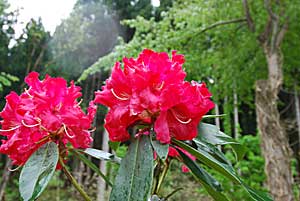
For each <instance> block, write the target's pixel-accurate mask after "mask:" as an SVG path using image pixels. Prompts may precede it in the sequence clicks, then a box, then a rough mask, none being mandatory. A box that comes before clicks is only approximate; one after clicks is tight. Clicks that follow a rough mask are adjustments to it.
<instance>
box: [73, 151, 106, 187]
mask: <svg viewBox="0 0 300 201" xmlns="http://www.w3.org/2000/svg"><path fill="white" fill-rule="evenodd" d="M71 151H72V152H73V153H74V154H75V156H76V157H77V158H79V159H80V160H81V161H82V162H83V163H84V164H86V165H87V166H88V167H89V168H91V169H92V170H93V171H94V172H96V173H97V174H98V175H99V176H100V177H102V178H103V179H104V181H105V182H106V183H107V184H108V185H110V186H112V183H111V182H110V181H109V179H108V178H107V177H106V176H105V175H104V174H103V173H102V172H101V171H100V170H99V168H98V167H97V166H96V165H95V164H94V163H93V162H92V161H90V160H89V159H87V158H86V157H85V156H84V155H82V154H81V153H79V152H78V151H76V150H75V149H71Z"/></svg>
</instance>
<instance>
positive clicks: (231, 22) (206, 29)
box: [199, 18, 247, 33]
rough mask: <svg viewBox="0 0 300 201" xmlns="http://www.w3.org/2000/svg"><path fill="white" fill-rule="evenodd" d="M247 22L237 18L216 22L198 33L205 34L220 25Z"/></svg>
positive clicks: (244, 19)
mask: <svg viewBox="0 0 300 201" xmlns="http://www.w3.org/2000/svg"><path fill="white" fill-rule="evenodd" d="M245 21H247V19H246V18H239V19H233V20H228V21H220V22H216V23H214V24H212V25H210V26H208V27H206V28H204V29H202V30H201V31H200V32H199V33H203V32H206V31H208V30H210V29H213V28H215V27H218V26H222V25H226V24H234V23H241V22H245Z"/></svg>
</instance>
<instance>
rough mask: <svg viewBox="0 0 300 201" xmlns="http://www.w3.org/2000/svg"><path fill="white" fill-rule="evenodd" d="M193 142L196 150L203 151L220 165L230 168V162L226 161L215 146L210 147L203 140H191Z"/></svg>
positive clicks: (210, 145)
mask: <svg viewBox="0 0 300 201" xmlns="http://www.w3.org/2000/svg"><path fill="white" fill-rule="evenodd" d="M193 142H195V144H196V145H197V149H200V150H204V151H206V152H207V153H209V154H210V155H211V156H213V157H214V158H215V159H217V160H218V161H220V162H221V163H225V164H228V165H230V166H231V163H230V161H229V160H227V158H226V157H225V155H224V154H223V153H222V152H221V151H220V150H219V149H218V148H217V147H216V146H215V145H212V144H210V143H208V142H206V141H205V140H203V139H193Z"/></svg>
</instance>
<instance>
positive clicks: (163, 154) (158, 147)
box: [151, 140, 169, 161]
mask: <svg viewBox="0 0 300 201" xmlns="http://www.w3.org/2000/svg"><path fill="white" fill-rule="evenodd" d="M151 144H152V147H153V149H154V151H155V152H156V153H157V155H158V157H159V158H160V159H161V160H163V161H164V160H166V159H167V156H168V153H169V144H161V143H160V142H159V141H157V140H154V141H153V140H151Z"/></svg>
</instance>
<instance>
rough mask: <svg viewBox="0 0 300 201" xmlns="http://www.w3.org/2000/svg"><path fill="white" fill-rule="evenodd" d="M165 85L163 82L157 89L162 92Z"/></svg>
mask: <svg viewBox="0 0 300 201" xmlns="http://www.w3.org/2000/svg"><path fill="white" fill-rule="evenodd" d="M164 85H165V81H162V82H161V84H160V86H159V87H158V88H157V90H159V91H160V90H161V89H162V88H163V87H164Z"/></svg>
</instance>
